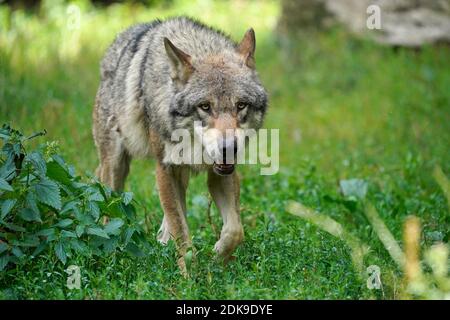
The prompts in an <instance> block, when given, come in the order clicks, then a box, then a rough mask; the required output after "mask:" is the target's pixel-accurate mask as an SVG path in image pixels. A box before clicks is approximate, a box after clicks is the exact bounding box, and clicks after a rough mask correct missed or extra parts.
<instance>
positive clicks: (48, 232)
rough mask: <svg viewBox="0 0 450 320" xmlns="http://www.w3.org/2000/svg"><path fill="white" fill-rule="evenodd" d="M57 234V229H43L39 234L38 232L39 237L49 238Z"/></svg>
mask: <svg viewBox="0 0 450 320" xmlns="http://www.w3.org/2000/svg"><path fill="white" fill-rule="evenodd" d="M54 234H55V229H54V228H50V229H42V230H40V231H38V232H36V235H37V236H42V237H48V236H51V235H54Z"/></svg>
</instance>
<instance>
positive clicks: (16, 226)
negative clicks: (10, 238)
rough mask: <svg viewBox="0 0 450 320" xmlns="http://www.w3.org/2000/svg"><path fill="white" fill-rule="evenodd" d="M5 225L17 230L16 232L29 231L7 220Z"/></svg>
mask: <svg viewBox="0 0 450 320" xmlns="http://www.w3.org/2000/svg"><path fill="white" fill-rule="evenodd" d="M3 225H4V226H5V227H7V228H8V229H10V230H12V231H16V232H25V231H27V230H26V229H25V228H23V227H21V226H18V225H16V224H13V223H7V222H3Z"/></svg>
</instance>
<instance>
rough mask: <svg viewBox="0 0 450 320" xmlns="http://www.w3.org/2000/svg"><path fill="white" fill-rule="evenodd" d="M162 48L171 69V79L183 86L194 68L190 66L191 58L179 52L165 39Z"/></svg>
mask: <svg viewBox="0 0 450 320" xmlns="http://www.w3.org/2000/svg"><path fill="white" fill-rule="evenodd" d="M164 47H165V48H166V53H167V56H168V57H169V61H170V64H171V68H172V79H174V80H175V81H179V82H180V83H182V84H185V83H186V82H187V81H188V79H189V77H190V75H191V74H192V72H194V67H193V66H192V64H191V56H190V55H188V54H187V53H185V52H183V51H181V50H180V49H178V48H177V47H175V45H174V44H173V43H172V42H171V41H170V40H169V39H167V38H164Z"/></svg>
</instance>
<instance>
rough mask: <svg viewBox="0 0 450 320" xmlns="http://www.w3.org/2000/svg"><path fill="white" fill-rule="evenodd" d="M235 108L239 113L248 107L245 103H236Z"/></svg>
mask: <svg viewBox="0 0 450 320" xmlns="http://www.w3.org/2000/svg"><path fill="white" fill-rule="evenodd" d="M236 107H237V109H238V110H239V111H241V110H244V109H245V108H247V107H248V103H246V102H238V103H237V104H236Z"/></svg>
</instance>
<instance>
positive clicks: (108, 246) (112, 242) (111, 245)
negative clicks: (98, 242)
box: [103, 237, 119, 254]
mask: <svg viewBox="0 0 450 320" xmlns="http://www.w3.org/2000/svg"><path fill="white" fill-rule="evenodd" d="M118 243H119V239H118V238H117V237H114V238H111V239H108V240H105V241H104V242H103V250H104V251H105V253H106V254H109V253H112V252H114V250H116V248H117V244H118Z"/></svg>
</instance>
